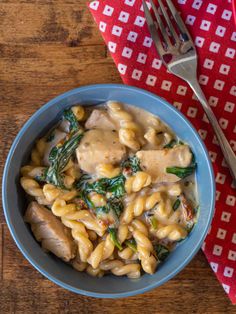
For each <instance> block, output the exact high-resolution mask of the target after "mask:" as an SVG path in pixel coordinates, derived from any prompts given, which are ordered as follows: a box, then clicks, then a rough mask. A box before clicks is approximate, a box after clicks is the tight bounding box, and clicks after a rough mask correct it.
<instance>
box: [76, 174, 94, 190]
mask: <svg viewBox="0 0 236 314" xmlns="http://www.w3.org/2000/svg"><path fill="white" fill-rule="evenodd" d="M90 179H91V176H90V175H89V174H86V173H85V174H82V176H81V177H80V178H79V179H78V180H77V181H76V182H75V188H77V189H78V190H84V188H85V186H86V184H87V182H88V181H89V180H90Z"/></svg>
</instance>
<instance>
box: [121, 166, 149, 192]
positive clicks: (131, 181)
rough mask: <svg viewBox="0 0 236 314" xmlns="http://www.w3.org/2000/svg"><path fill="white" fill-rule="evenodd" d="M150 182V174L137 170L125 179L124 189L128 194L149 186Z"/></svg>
mask: <svg viewBox="0 0 236 314" xmlns="http://www.w3.org/2000/svg"><path fill="white" fill-rule="evenodd" d="M151 182H152V178H151V176H150V175H149V174H148V173H146V172H144V171H138V172H137V173H136V174H135V175H133V176H131V177H129V178H127V179H126V182H125V190H126V192H127V193H128V194H130V193H131V192H139V191H140V190H141V189H142V188H144V187H146V186H149V185H150V184H151Z"/></svg>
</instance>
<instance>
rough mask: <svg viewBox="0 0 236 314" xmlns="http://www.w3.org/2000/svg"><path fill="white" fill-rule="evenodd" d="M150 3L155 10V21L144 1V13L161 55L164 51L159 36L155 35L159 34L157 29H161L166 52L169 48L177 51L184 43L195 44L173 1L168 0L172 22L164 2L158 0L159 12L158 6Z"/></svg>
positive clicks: (150, 0) (151, 1)
mask: <svg viewBox="0 0 236 314" xmlns="http://www.w3.org/2000/svg"><path fill="white" fill-rule="evenodd" d="M149 2H150V6H151V8H152V10H153V13H154V16H155V19H153V17H152V15H151V12H150V11H149V9H148V6H147V3H146V1H145V0H143V7H144V12H145V15H146V20H147V24H148V27H149V30H150V33H151V35H152V37H153V39H154V40H155V39H156V41H158V42H159V44H158V45H157V43H156V45H157V46H158V47H157V48H158V50H159V53H160V54H162V53H163V50H162V48H163V47H162V45H161V40H160V37H159V34H154V33H157V29H159V31H160V34H161V36H162V39H163V40H162V42H163V44H164V49H165V50H167V49H168V48H169V49H170V48H172V49H173V48H175V49H176V48H178V47H179V46H180V45H181V43H183V42H188V41H190V42H191V44H193V42H192V39H191V37H190V35H189V32H188V30H187V28H186V26H185V25H184V22H183V20H182V18H181V17H180V15H179V12H178V11H177V10H176V8H175V7H174V5H173V2H172V1H171V0H166V5H167V8H168V10H169V11H170V15H171V16H172V20H171V18H170V17H169V15H168V13H167V10H166V8H165V6H164V4H163V1H162V0H157V2H158V3H159V10H158V8H157V6H156V5H155V4H154V2H153V0H149ZM173 20H174V22H175V23H174V24H173V22H172V21H173ZM164 23H165V24H166V26H167V27H165V24H164ZM176 30H177V31H178V33H179V35H180V36H179V35H178V34H177V31H176ZM168 33H169V34H168Z"/></svg>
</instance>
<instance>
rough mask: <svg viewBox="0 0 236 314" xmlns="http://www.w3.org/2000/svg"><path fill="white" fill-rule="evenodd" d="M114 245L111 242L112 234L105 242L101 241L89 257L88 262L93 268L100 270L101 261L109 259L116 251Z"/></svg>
mask: <svg viewBox="0 0 236 314" xmlns="http://www.w3.org/2000/svg"><path fill="white" fill-rule="evenodd" d="M114 248H115V246H114V243H113V242H112V240H111V236H110V234H108V235H107V236H106V239H105V240H104V241H101V242H100V243H99V244H98V245H97V246H96V248H95V249H94V251H93V252H92V253H91V255H90V256H89V257H88V259H87V262H88V263H89V264H90V265H91V266H92V267H93V268H98V266H99V264H100V262H101V261H103V260H105V259H107V258H109V257H110V256H111V255H112V253H113V251H114Z"/></svg>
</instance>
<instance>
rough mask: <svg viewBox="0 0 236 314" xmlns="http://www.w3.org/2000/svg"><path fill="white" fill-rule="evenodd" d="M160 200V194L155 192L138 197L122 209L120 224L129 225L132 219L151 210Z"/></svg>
mask: <svg viewBox="0 0 236 314" xmlns="http://www.w3.org/2000/svg"><path fill="white" fill-rule="evenodd" d="M160 200H161V194H160V193H159V192H155V193H153V194H151V195H149V196H148V195H140V196H138V197H137V198H135V199H134V201H132V202H130V203H129V204H128V205H127V206H126V208H125V209H124V212H123V215H122V217H121V222H122V223H130V222H131V221H132V219H133V218H134V217H137V216H140V215H142V213H143V212H144V211H147V210H150V209H152V208H153V207H154V206H155V205H156V204H157V203H158V202H159V201H160Z"/></svg>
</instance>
